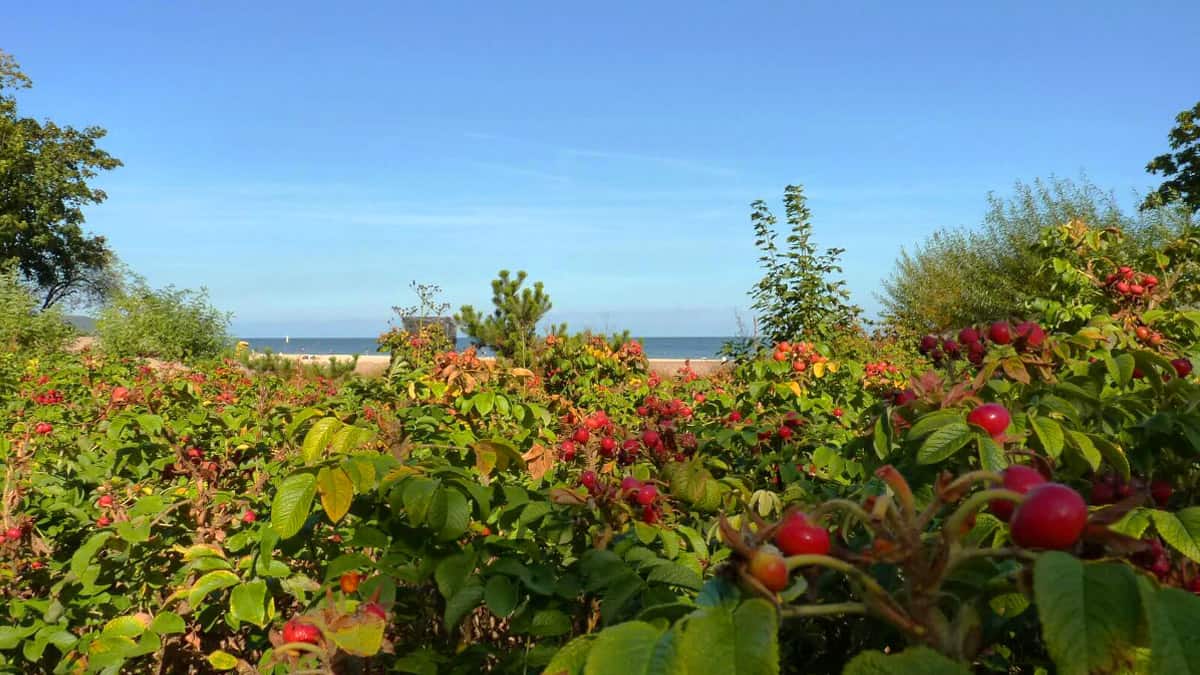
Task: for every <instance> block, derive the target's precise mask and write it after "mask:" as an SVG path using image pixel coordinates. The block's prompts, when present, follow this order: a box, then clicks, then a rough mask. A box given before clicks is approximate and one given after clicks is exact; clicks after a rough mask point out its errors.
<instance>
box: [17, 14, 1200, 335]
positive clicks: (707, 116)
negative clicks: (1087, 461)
mask: <svg viewBox="0 0 1200 675" xmlns="http://www.w3.org/2000/svg"><path fill="white" fill-rule="evenodd" d="M844 4H845V5H846V6H841V7H835V6H833V5H834V3H795V2H790V3H784V2H779V3H750V2H746V3H701V2H688V3H672V2H654V3H644V2H639V3H600V4H591V5H586V6H585V5H583V4H582V3H563V2H553V3H550V2H546V3H524V2H514V3H482V2H475V3H458V2H441V3H392V2H386V3H385V2H377V3H328V2H322V3H316V2H296V1H289V2H266V1H259V2H253V3H232V2H208V3H161V2H139V3H134V2H112V3H108V2H105V3H92V2H47V3H14V5H15V6H11V7H7V8H6V9H5V15H6V16H5V21H4V25H3V26H0V49H4V50H6V51H9V52H11V53H12V54H14V55H15V56H16V57H17V59H18V61H19V62H20V63H21V64H22V66H23V67H24V69H25V71H26V72H27V73H28V74H29V75H30V76H31V77H32V78H33V79H34V84H35V86H34V89H33V90H31V91H27V92H23V93H21V95H20V104H21V107H22V111H23V112H24V113H26V114H31V115H35V116H38V117H42V116H49V117H52V118H53V119H55V120H56V121H58V122H61V123H70V124H76V125H85V124H98V125H101V126H104V127H106V128H107V129H108V130H109V137H108V138H107V139H106V142H105V144H104V145H105V147H106V148H107V149H108V150H109V151H110V152H112V153H113V154H114V155H116V156H118V157H119V158H121V159H122V160H123V161H124V162H125V166H124V167H123V168H121V169H119V170H117V171H115V172H112V173H111V174H108V175H106V176H104V177H103V179H102V181H101V182H102V185H103V187H104V188H105V189H106V190H107V191H108V193H109V200H108V202H107V203H105V204H104V205H102V206H99V207H95V208H92V209H91V210H90V211H89V212H88V216H89V224H90V227H91V228H92V229H94V230H95V231H97V232H100V233H102V234H104V235H106V236H107V237H109V239H110V240H111V242H112V244H113V246H114V247H115V248H116V250H117V252H118V253H119V254H120V255H121V257H122V258H123V259H124V260H125V261H126V262H128V263H129V264H130V265H131V266H132V267H133V268H134V269H135V270H137V271H138V272H140V273H141V274H143V275H144V276H146V277H147V278H148V279H149V280H150V281H151V282H152V283H154V284H156V285H164V284H175V285H178V286H201V285H203V286H207V287H208V289H209V290H210V292H211V294H212V298H213V300H214V302H215V303H216V304H218V305H219V306H221V307H223V308H227V309H229V310H232V311H233V312H235V314H236V318H235V320H234V329H235V331H236V332H238V333H240V334H243V335H274V334H285V333H286V334H291V335H312V336H339V335H341V336H355V335H370V334H373V333H375V332H376V331H377V330H379V329H380V328H382V327H384V325H385V322H386V320H387V318H388V316H389V314H390V309H389V308H390V307H391V306H392V305H393V304H397V303H399V304H409V303H410V301H411V299H412V298H411V294H410V293H409V291H408V288H407V286H408V283H409V281H410V280H412V279H417V280H421V281H425V282H433V283H438V284H440V285H442V286H443V288H444V289H445V298H446V299H447V300H448V301H450V302H452V303H454V304H455V306H457V305H458V304H461V303H465V302H471V303H475V304H476V305H477V306H478V305H481V304H487V302H488V299H489V297H490V293H489V287H488V282H489V280H490V279H491V278H492V277H493V276H494V275H495V272H496V271H497V270H498V269H500V268H502V267H506V268H511V269H526V270H528V271H529V273H530V275H531V277H532V278H535V279H541V280H543V281H544V282H545V283H546V286H547V289H548V290H549V292H550V294H551V296H552V298H553V300H554V304H555V312H554V317H553V318H556V319H558V320H566V321H568V322H569V323H571V324H572V326H573V327H576V328H583V327H585V326H586V327H593V328H604V327H605V326H606V325H607V326H608V327H609V328H614V329H615V328H626V327H627V328H630V329H632V330H633V331H634V332H635V333H637V334H640V335H724V334H730V333H732V332H733V331H734V329H735V322H734V316H735V312H738V311H741V312H743V313H744V312H745V309H744V308H745V306H746V304H747V300H746V290H747V289H748V288H749V287H750V286H751V285H752V284H753V282H754V281H755V279H757V276H758V270H757V269H756V253H755V250H754V248H753V241H752V238H751V235H750V225H749V220H748V217H747V213H748V204H749V202H751V201H752V200H754V199H757V198H767V199H770V200H772V202H773V203H775V201H776V200H777V198H778V196H779V195H780V194H781V192H782V188H783V186H784V185H786V184H788V183H797V182H798V183H803V184H804V185H805V186H806V187H807V189H808V192H809V196H810V206H811V207H812V209H813V211H814V214H815V223H816V227H815V232H816V238H817V241H818V243H819V244H820V245H822V246H840V247H845V248H846V249H848V250H847V253H846V255H845V267H846V275H847V279H848V281H849V283H850V286H851V289H852V291H853V292H854V296H855V300H856V301H858V302H859V303H860V304H862V305H863V306H865V307H867V308H868V309H869V310H872V311H874V310H875V309H877V308H878V302H877V301H876V299H875V297H874V294H875V292H876V289H877V287H878V283H879V280H880V279H881V278H882V277H884V276H886V274H887V273H888V271H889V270H890V268H891V264H892V261H893V260H894V258H895V255H896V252H897V251H898V249H899V248H900V247H901V246H905V245H912V244H914V243H916V242H919V241H920V240H921V238H922V237H923V236H924V235H926V234H928V233H929V232H931V231H932V230H934V229H937V228H941V227H948V226H958V225H971V224H974V223H977V222H978V221H979V219H980V217H981V215H982V214H983V211H984V206H985V197H986V194H987V193H988V192H989V191H991V190H995V191H998V192H1000V193H1004V192H1005V191H1006V190H1008V189H1009V187H1010V186H1011V185H1012V184H1013V182H1014V181H1016V180H1018V179H1024V180H1030V179H1033V178H1036V177H1039V176H1049V175H1051V174H1057V175H1060V176H1066V177H1078V176H1079V175H1080V173H1081V172H1083V171H1086V173H1087V175H1088V177H1090V178H1091V179H1092V180H1093V181H1094V182H1096V183H1098V184H1100V185H1102V186H1105V187H1108V188H1111V189H1113V190H1115V191H1116V192H1117V194H1118V196H1120V197H1121V198H1122V199H1124V200H1126V201H1127V202H1128V203H1132V202H1133V195H1134V192H1135V191H1137V190H1145V189H1147V188H1148V187H1149V186H1150V185H1152V184H1153V182H1154V181H1153V177H1151V176H1148V175H1147V174H1145V173H1144V172H1143V167H1144V165H1145V163H1146V162H1147V161H1148V160H1149V159H1150V158H1151V157H1153V156H1154V155H1155V154H1158V153H1160V152H1162V151H1164V150H1165V147H1166V134H1167V131H1168V129H1169V128H1170V126H1171V124H1172V121H1173V118H1174V115H1175V114H1176V113H1177V112H1178V111H1180V110H1182V109H1184V108H1186V107H1189V106H1191V105H1192V104H1194V103H1195V101H1196V100H1197V98H1200V69H1198V68H1197V64H1198V63H1200V58H1198V57H1200V40H1196V30H1197V28H1198V27H1200V3H1196V2H1175V3H1166V2H1162V3H1115V2H1113V3H1104V2H1079V3H1041V2H1039V3H945V4H928V3H921V4H914V3H877V4H871V3H844Z"/></svg>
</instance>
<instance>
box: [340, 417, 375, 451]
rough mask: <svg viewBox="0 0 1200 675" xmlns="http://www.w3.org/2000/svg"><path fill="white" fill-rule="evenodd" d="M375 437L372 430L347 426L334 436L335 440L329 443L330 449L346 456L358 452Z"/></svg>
mask: <svg viewBox="0 0 1200 675" xmlns="http://www.w3.org/2000/svg"><path fill="white" fill-rule="evenodd" d="M374 437H375V433H374V432H372V431H371V430H370V429H364V428H362V427H356V426H352V425H349V424H347V425H346V426H343V427H342V428H341V429H338V432H337V433H336V434H334V435H333V440H332V441H331V442H330V443H329V449H330V450H332V451H333V452H334V453H336V454H339V455H345V454H347V453H349V452H351V451H352V450H357V449H359V448H361V447H362V446H364V445H366V444H367V443H370V442H371V439H372V438H374Z"/></svg>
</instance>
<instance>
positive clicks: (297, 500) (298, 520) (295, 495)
mask: <svg viewBox="0 0 1200 675" xmlns="http://www.w3.org/2000/svg"><path fill="white" fill-rule="evenodd" d="M316 495H317V478H316V476H314V475H312V474H311V473H296V474H292V475H291V476H288V477H287V478H286V479H284V481H283V484H282V485H280V486H279V491H278V492H276V493H275V499H274V500H273V501H272V502H271V529H273V530H275V532H277V533H278V534H279V536H280V537H281V538H283V539H289V538H291V537H294V536H296V533H297V532H299V531H300V528H302V527H304V521H305V520H307V519H308V512H309V510H311V509H312V503H313V498H315V497H316Z"/></svg>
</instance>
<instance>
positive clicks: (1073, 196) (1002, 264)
mask: <svg viewBox="0 0 1200 675" xmlns="http://www.w3.org/2000/svg"><path fill="white" fill-rule="evenodd" d="M1072 220H1079V221H1083V222H1086V223H1089V224H1090V225H1092V226H1093V227H1095V228H1096V229H1097V230H1105V229H1115V230H1119V231H1121V232H1122V233H1123V234H1124V236H1123V237H1122V238H1121V241H1120V242H1119V243H1118V244H1116V245H1115V249H1114V250H1113V252H1112V254H1113V255H1114V256H1117V257H1123V258H1127V259H1139V258H1144V257H1146V256H1147V255H1149V254H1150V253H1151V252H1152V251H1154V250H1156V249H1159V248H1161V247H1162V246H1163V245H1165V243H1166V242H1167V241H1170V240H1172V239H1173V238H1175V237H1177V236H1178V235H1179V234H1180V233H1181V232H1182V231H1184V230H1186V229H1187V228H1188V227H1189V226H1190V222H1191V220H1190V218H1189V217H1188V215H1187V213H1186V212H1185V211H1184V210H1182V209H1180V208H1177V207H1170V208H1161V209H1151V210H1148V211H1141V212H1135V213H1133V214H1129V213H1126V212H1124V211H1123V210H1122V209H1121V206H1120V205H1119V204H1118V202H1117V200H1116V197H1115V196H1114V195H1112V194H1111V193H1106V192H1104V191H1103V190H1101V189H1100V188H1098V187H1097V186H1095V185H1094V184H1092V183H1090V182H1088V181H1087V180H1086V179H1084V180H1081V181H1079V182H1075V181H1071V180H1066V179H1058V178H1053V177H1052V178H1050V179H1049V180H1040V179H1039V180H1035V181H1034V182H1033V183H1032V184H1028V183H1017V184H1016V186H1015V189H1014V191H1013V193H1012V195H1011V196H1009V197H1000V196H998V195H995V194H992V195H989V197H988V210H987V213H986V214H985V215H984V219H983V223H982V227H980V228H979V229H978V230H965V229H944V230H940V231H938V232H935V233H934V234H933V235H932V236H930V237H929V239H927V240H926V241H925V242H924V243H923V244H922V245H921V246H918V247H917V248H915V249H914V250H912V251H902V252H901V253H900V257H899V259H898V260H897V261H896V266H895V270H894V271H893V273H892V276H891V278H890V279H888V280H887V281H885V282H884V284H883V295H882V297H881V300H882V302H883V309H884V311H883V315H884V319H885V321H886V322H887V323H888V324H890V325H891V326H892V327H893V328H894V329H896V330H897V331H899V332H901V333H905V334H909V335H914V334H920V333H926V332H937V331H942V330H946V329H948V328H951V327H954V326H964V325H970V324H977V323H981V322H983V321H990V320H993V319H995V318H996V317H1013V316H1021V315H1023V314H1025V313H1026V312H1027V311H1028V309H1029V302H1030V301H1031V300H1032V299H1033V298H1038V297H1047V296H1050V295H1054V291H1053V288H1051V287H1050V286H1046V285H1044V282H1045V280H1046V279H1047V278H1046V277H1044V276H1042V275H1040V272H1041V267H1042V264H1043V262H1044V261H1045V260H1046V257H1045V255H1044V253H1043V252H1042V251H1040V250H1039V248H1038V247H1039V243H1040V241H1041V237H1042V233H1043V232H1044V231H1045V230H1046V228H1053V227H1057V226H1060V225H1062V224H1064V223H1067V222H1070V221H1072ZM1051 283H1052V280H1051Z"/></svg>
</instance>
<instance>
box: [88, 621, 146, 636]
mask: <svg viewBox="0 0 1200 675" xmlns="http://www.w3.org/2000/svg"><path fill="white" fill-rule="evenodd" d="M149 626H150V622H149V621H147V620H144V619H143V618H141V617H137V616H118V617H117V618H115V619H112V620H111V621H109V622H108V623H106V624H104V628H103V629H102V630H101V631H100V637H128V638H134V637H138V636H139V635H141V634H142V633H145V632H146V629H147V628H148V627H149Z"/></svg>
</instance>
